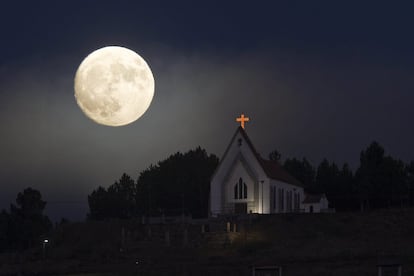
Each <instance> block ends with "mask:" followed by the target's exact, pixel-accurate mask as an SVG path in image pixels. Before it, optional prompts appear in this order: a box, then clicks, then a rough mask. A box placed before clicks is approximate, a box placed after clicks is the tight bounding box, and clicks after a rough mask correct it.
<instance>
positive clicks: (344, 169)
mask: <svg viewBox="0 0 414 276" xmlns="http://www.w3.org/2000/svg"><path fill="white" fill-rule="evenodd" d="M269 159H271V160H274V161H278V162H279V163H281V165H282V166H283V167H284V168H285V169H286V170H287V171H288V172H289V173H290V174H292V175H293V176H294V177H296V178H297V179H298V180H299V181H300V182H302V183H303V185H304V188H305V192H308V193H325V194H326V195H327V198H328V200H329V202H330V205H331V206H330V207H333V208H335V209H336V210H337V211H352V210H367V209H376V208H388V207H396V206H398V207H399V206H413V205H414V161H411V162H410V163H408V164H406V163H404V162H403V161H401V160H399V159H395V158H393V157H391V156H390V155H386V154H385V150H384V148H383V147H382V146H381V145H380V144H379V143H377V142H372V143H371V144H370V145H369V146H368V147H367V148H366V149H364V150H362V151H361V153H360V164H359V167H358V168H357V169H356V171H355V172H353V171H352V170H351V168H350V167H349V165H348V164H347V163H345V164H343V165H342V166H339V165H338V164H336V163H335V162H329V161H328V160H327V159H324V160H322V161H321V163H320V164H319V165H318V166H316V167H315V166H313V165H312V164H311V163H310V162H309V161H308V159H306V158H305V157H304V158H302V159H297V158H287V159H286V160H284V162H281V154H280V153H279V152H278V151H277V150H274V151H272V152H271V153H270V154H269ZM218 163H219V159H218V158H217V156H216V155H214V154H210V155H209V154H207V152H206V151H205V150H204V149H202V148H200V147H198V148H196V149H194V150H190V151H188V152H186V153H184V154H183V153H179V152H177V153H175V154H172V155H171V156H169V157H168V158H167V159H165V160H162V161H160V162H158V163H157V164H156V165H151V166H149V168H147V169H145V170H144V171H142V172H141V173H139V175H138V177H137V180H136V181H135V180H134V179H133V178H131V177H130V176H129V175H127V174H125V173H124V174H123V175H122V176H121V178H120V179H119V180H118V181H116V182H115V183H114V184H112V185H111V186H109V187H108V188H107V189H106V188H104V187H102V186H99V187H98V188H97V189H95V190H94V191H93V192H92V193H91V194H90V195H88V204H89V214H88V218H89V219H105V218H130V217H137V216H142V215H162V214H165V215H178V214H182V213H187V214H189V213H191V214H192V215H193V217H205V216H207V214H208V201H209V191H210V179H211V177H212V174H213V173H214V171H215V169H216V167H217V166H218Z"/></svg>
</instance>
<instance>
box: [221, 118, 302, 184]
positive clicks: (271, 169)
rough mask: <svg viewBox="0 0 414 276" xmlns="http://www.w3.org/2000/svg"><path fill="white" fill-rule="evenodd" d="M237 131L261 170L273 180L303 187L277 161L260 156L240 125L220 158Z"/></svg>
mask: <svg viewBox="0 0 414 276" xmlns="http://www.w3.org/2000/svg"><path fill="white" fill-rule="evenodd" d="M238 132H240V133H241V135H242V136H243V137H244V139H245V140H246V142H247V144H248V146H249V147H250V149H251V150H252V152H253V154H254V156H255V157H256V159H257V161H258V163H259V164H260V165H261V167H262V169H263V171H264V172H265V173H266V175H267V177H269V178H271V179H274V180H279V181H283V182H285V183H289V184H292V185H295V186H299V187H303V185H302V183H301V182H300V181H299V180H297V179H296V178H295V177H293V176H292V175H290V174H289V173H288V172H287V171H286V170H285V169H284V168H283V167H282V166H281V165H280V164H279V163H278V162H277V161H271V160H266V159H263V158H262V157H261V156H260V154H259V153H258V152H257V151H256V149H255V148H254V146H253V143H252V141H251V140H250V138H249V136H247V133H246V131H245V130H244V129H243V128H242V127H241V126H239V127H238V128H237V130H236V132H235V133H234V135H233V137H232V139H231V142H230V144H229V146H228V147H227V149H226V151H225V153H224V155H223V158H222V160H223V159H224V158H225V156H226V155H227V152H228V150H229V148H230V145H231V144H232V143H233V141H234V139H235V138H236V136H237V133H238ZM222 160H221V161H222ZM221 161H220V164H221ZM220 164H219V166H220Z"/></svg>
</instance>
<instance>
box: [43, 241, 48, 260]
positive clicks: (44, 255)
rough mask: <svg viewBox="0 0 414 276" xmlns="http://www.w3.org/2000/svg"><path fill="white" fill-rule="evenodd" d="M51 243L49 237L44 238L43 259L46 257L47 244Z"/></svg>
mask: <svg viewBox="0 0 414 276" xmlns="http://www.w3.org/2000/svg"><path fill="white" fill-rule="evenodd" d="M48 243H49V240H48V239H44V240H43V242H42V244H43V259H45V258H46V245H47V244H48Z"/></svg>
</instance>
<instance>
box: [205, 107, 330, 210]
mask: <svg viewBox="0 0 414 276" xmlns="http://www.w3.org/2000/svg"><path fill="white" fill-rule="evenodd" d="M248 120H249V118H247V117H244V115H243V114H242V115H241V117H240V118H237V119H236V121H238V122H240V124H241V126H239V127H238V128H237V130H236V132H235V134H234V135H233V138H232V139H231V141H230V144H229V146H228V147H227V149H226V151H225V153H224V155H223V157H222V159H221V160H220V163H219V165H218V168H217V169H216V171H215V173H214V175H213V177H212V179H211V183H210V215H211V216H212V217H216V216H218V215H222V214H250V213H256V214H273V213H289V212H309V213H312V212H323V211H324V210H328V200H327V199H326V196H325V195H306V194H305V192H304V189H303V186H302V184H301V183H300V182H299V181H298V180H297V179H295V178H294V177H293V176H291V175H290V174H289V173H288V172H287V171H286V170H284V169H283V167H282V166H281V165H279V163H277V162H276V161H270V160H265V159H263V158H262V157H261V156H260V155H259V154H258V153H257V151H256V150H255V148H254V146H253V144H252V142H251V141H250V139H249V137H248V136H247V134H246V131H245V130H244V124H245V122H247V121H248Z"/></svg>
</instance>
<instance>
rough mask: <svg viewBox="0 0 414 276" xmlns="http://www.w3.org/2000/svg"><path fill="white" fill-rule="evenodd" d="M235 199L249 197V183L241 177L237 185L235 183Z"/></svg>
mask: <svg viewBox="0 0 414 276" xmlns="http://www.w3.org/2000/svg"><path fill="white" fill-rule="evenodd" d="M234 199H247V185H246V183H244V182H243V179H242V178H241V177H240V178H239V181H238V182H237V183H236V185H234Z"/></svg>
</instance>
